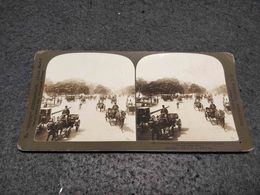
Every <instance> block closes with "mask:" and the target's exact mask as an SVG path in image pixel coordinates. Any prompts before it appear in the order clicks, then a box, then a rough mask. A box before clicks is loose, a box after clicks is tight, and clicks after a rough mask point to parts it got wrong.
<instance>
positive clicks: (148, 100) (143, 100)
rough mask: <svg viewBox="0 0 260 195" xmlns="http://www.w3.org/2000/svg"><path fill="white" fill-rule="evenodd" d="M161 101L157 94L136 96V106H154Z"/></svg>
mask: <svg viewBox="0 0 260 195" xmlns="http://www.w3.org/2000/svg"><path fill="white" fill-rule="evenodd" d="M158 103H159V99H158V97H156V96H143V97H137V98H136V107H152V106H155V105H157V104H158Z"/></svg>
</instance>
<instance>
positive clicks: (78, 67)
mask: <svg viewBox="0 0 260 195" xmlns="http://www.w3.org/2000/svg"><path fill="white" fill-rule="evenodd" d="M135 124H136V122H135V68H134V65H133V63H132V62H131V60H129V59H128V58H126V57H124V56H121V55H116V54H106V53H69V54H62V55H59V56H56V57H54V58H53V59H52V60H51V61H50V62H49V64H48V66H47V70H46V76H45V83H44V90H43V95H42V101H41V109H40V113H39V119H38V125H37V128H36V130H35V141H39V142H49V141H57V142H58V141H95V142H97V141H136V127H135Z"/></svg>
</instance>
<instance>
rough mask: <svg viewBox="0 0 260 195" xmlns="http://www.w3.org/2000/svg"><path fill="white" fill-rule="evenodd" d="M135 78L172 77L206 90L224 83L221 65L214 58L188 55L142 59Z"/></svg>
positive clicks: (152, 79) (158, 55)
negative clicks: (200, 86)
mask: <svg viewBox="0 0 260 195" xmlns="http://www.w3.org/2000/svg"><path fill="white" fill-rule="evenodd" d="M136 77H137V78H143V79H145V80H147V81H154V80H157V79H160V78H165V77H168V78H170V77H174V78H176V79H178V80H179V81H184V82H191V83H192V82H194V83H196V84H199V85H202V86H204V87H206V88H207V89H212V88H214V87H216V86H219V85H221V84H225V83H226V82H225V77H224V70H223V67H222V64H221V63H220V62H219V61H218V60H217V59H216V58H214V57H211V56H208V55H203V54H188V53H186V54H185V53H175V54H170V53H168V54H167V53H166V54H155V55H150V56H147V57H145V58H142V59H141V60H140V61H139V63H138V65H137V71H136Z"/></svg>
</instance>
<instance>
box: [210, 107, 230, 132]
mask: <svg viewBox="0 0 260 195" xmlns="http://www.w3.org/2000/svg"><path fill="white" fill-rule="evenodd" d="M205 118H206V120H207V121H210V122H211V124H217V125H218V124H220V125H221V127H223V128H225V112H224V111H223V110H217V109H212V108H209V107H206V109H205Z"/></svg>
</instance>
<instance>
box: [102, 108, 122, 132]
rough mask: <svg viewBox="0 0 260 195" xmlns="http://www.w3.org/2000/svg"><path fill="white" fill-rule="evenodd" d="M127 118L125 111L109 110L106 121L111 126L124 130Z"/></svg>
mask: <svg viewBox="0 0 260 195" xmlns="http://www.w3.org/2000/svg"><path fill="white" fill-rule="evenodd" d="M125 118H126V113H125V111H123V110H121V111H119V110H118V109H112V108H108V109H107V112H106V115H105V119H106V121H108V122H109V124H110V125H118V126H119V127H120V129H121V130H122V129H123V126H124V122H125Z"/></svg>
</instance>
